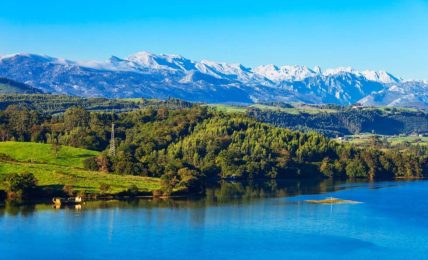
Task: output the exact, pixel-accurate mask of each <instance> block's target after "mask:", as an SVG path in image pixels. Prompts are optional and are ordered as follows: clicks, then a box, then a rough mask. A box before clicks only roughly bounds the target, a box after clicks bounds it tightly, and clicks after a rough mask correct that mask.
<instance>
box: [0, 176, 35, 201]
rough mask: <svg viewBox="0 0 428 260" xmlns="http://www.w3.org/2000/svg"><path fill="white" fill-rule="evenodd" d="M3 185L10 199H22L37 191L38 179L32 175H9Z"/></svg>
mask: <svg viewBox="0 0 428 260" xmlns="http://www.w3.org/2000/svg"><path fill="white" fill-rule="evenodd" d="M3 183H4V187H5V190H6V192H7V194H8V197H9V198H22V197H26V196H28V195H29V194H31V192H33V191H34V190H35V189H36V186H37V179H36V178H35V177H34V175H33V174H32V173H23V174H17V173H13V174H9V175H7V176H6V177H5V178H4V180H3Z"/></svg>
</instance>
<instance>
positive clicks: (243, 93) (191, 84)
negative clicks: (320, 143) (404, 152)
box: [0, 52, 428, 105]
mask: <svg viewBox="0 0 428 260" xmlns="http://www.w3.org/2000/svg"><path fill="white" fill-rule="evenodd" d="M0 77H8V78H11V79H14V80H17V81H20V82H25V83H27V84H30V85H32V86H34V87H37V88H39V89H41V90H43V91H44V92H51V93H63V94H71V95H80V96H104V97H151V98H167V97H178V98H183V99H187V100H191V101H202V102H255V101H288V102H290V101H298V102H306V103H336V104H344V105H346V104H353V103H355V102H358V101H361V102H362V103H365V104H370V105H377V104H384V103H387V104H392V103H394V102H395V103H394V104H396V103H398V104H400V105H405V104H406V102H413V103H414V102H419V103H420V102H422V103H423V102H426V103H428V100H426V99H425V98H419V97H418V96H417V95H422V96H423V95H426V94H425V93H426V92H427V88H426V86H427V84H426V83H423V82H417V83H415V82H414V81H411V82H405V81H402V80H401V79H399V78H398V77H395V76H393V75H391V74H390V73H388V72H385V71H357V70H354V69H352V68H350V67H343V68H336V69H326V70H325V71H322V70H321V68H319V67H315V68H313V69H311V68H308V67H305V66H290V65H285V66H276V65H272V64H271V65H263V66H258V67H254V68H249V67H245V66H243V65H241V64H227V63H218V62H213V61H207V60H202V61H193V60H190V59H187V58H185V57H183V56H180V55H166V54H153V53H150V52H138V53H135V54H133V55H131V56H129V57H127V58H119V57H115V56H112V57H111V58H110V59H108V60H106V61H101V62H100V61H85V62H82V61H78V62H76V61H70V60H66V59H58V58H53V57H49V56H44V55H35V54H14V55H5V56H1V57H0ZM398 90H399V91H404V92H403V93H405V94H406V95H407V96H406V98H404V97H401V98H402V99H401V101H400V100H398V98H395V97H396V96H397V95H398V93H399V91H398ZM409 91H411V92H409ZM407 93H408V94H407ZM411 94H414V95H413V96H411ZM400 95H401V94H400ZM382 97H383V98H382Z"/></svg>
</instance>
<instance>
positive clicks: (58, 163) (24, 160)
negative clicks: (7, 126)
mask: <svg viewBox="0 0 428 260" xmlns="http://www.w3.org/2000/svg"><path fill="white" fill-rule="evenodd" d="M97 154H99V152H96V151H91V150H86V149H81V148H74V147H69V146H62V147H61V149H60V150H59V152H58V157H56V156H55V155H54V153H53V152H52V149H51V145H49V144H40V143H29V142H0V155H1V156H0V157H1V158H0V179H1V178H2V177H4V176H6V175H7V174H11V173H33V174H34V175H35V177H36V179H37V180H38V185H39V186H40V187H41V188H43V189H45V190H46V192H48V191H50V192H57V191H61V190H62V187H63V186H64V185H72V187H73V189H74V190H75V191H76V192H79V191H82V192H88V193H99V188H100V185H101V184H107V185H109V186H110V190H109V193H119V192H123V191H126V190H127V189H128V188H129V187H131V186H132V185H136V186H137V187H138V188H139V190H140V191H141V192H144V191H145V192H151V191H152V190H155V189H159V180H157V179H154V178H148V177H139V176H123V175H115V174H106V173H102V172H94V171H88V170H85V169H83V161H84V160H85V159H87V158H89V157H92V156H95V155H97ZM0 188H1V184H0Z"/></svg>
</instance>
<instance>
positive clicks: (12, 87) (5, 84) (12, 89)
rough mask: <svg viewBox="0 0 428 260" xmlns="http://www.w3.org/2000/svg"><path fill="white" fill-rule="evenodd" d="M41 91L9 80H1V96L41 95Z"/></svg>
mask: <svg viewBox="0 0 428 260" xmlns="http://www.w3.org/2000/svg"><path fill="white" fill-rule="evenodd" d="M40 93H43V92H42V91H41V90H39V89H37V88H34V87H32V86H29V85H27V84H24V83H20V82H17V81H14V80H11V79H8V78H0V94H40Z"/></svg>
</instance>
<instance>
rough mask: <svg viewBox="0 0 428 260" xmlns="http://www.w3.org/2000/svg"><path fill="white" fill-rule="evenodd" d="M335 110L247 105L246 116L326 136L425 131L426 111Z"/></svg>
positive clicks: (426, 123) (427, 126)
mask: <svg viewBox="0 0 428 260" xmlns="http://www.w3.org/2000/svg"><path fill="white" fill-rule="evenodd" d="M335 109H337V110H336V111H335V112H325V113H315V114H310V113H297V114H292V113H287V112H283V111H280V110H279V109H278V110H262V109H258V108H250V109H249V110H248V112H247V114H248V116H250V117H253V118H256V119H257V120H259V121H262V122H266V123H271V124H273V125H276V126H280V127H286V128H292V129H294V130H302V131H311V130H314V131H317V132H319V133H322V134H324V135H327V136H329V137H335V136H343V135H351V134H359V133H376V134H382V135H398V134H411V133H428V113H426V112H424V111H407V110H400V109H397V108H384V109H374V108H373V109H368V108H351V107H348V108H344V107H342V108H335Z"/></svg>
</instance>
